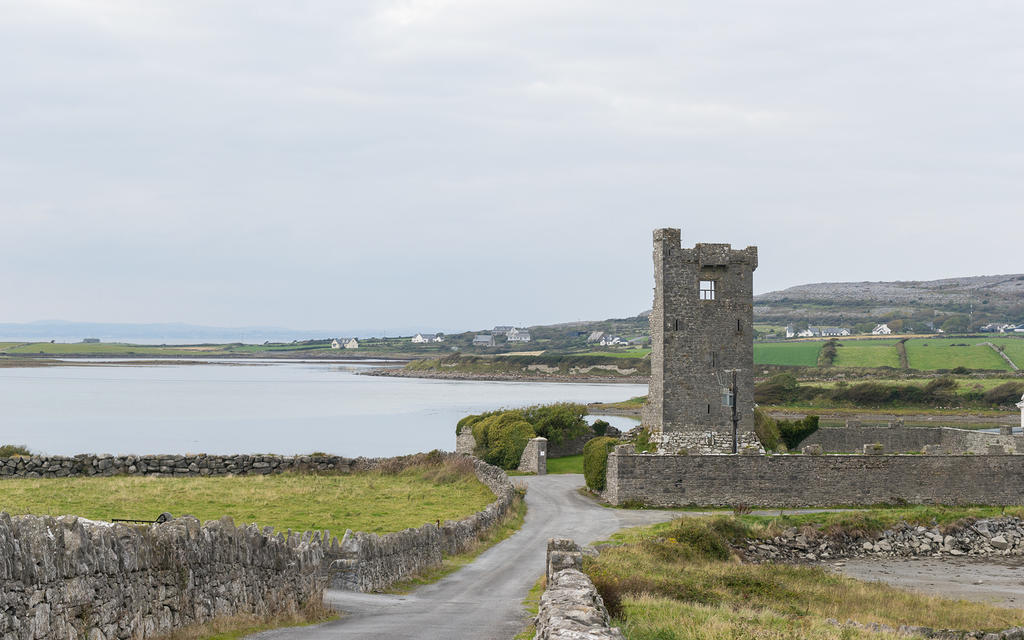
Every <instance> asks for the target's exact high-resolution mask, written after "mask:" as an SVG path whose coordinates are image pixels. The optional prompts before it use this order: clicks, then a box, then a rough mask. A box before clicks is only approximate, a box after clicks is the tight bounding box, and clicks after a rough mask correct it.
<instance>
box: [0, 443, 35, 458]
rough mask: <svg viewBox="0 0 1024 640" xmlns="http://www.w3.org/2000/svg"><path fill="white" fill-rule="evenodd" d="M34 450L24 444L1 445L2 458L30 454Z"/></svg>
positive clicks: (0, 455)
mask: <svg viewBox="0 0 1024 640" xmlns="http://www.w3.org/2000/svg"><path fill="white" fill-rule="evenodd" d="M30 455H32V452H31V451H29V450H28V447H26V446H25V445H23V444H5V445H0V458H13V457H14V456H30Z"/></svg>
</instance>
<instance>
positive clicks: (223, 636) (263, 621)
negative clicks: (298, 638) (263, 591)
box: [158, 602, 339, 640]
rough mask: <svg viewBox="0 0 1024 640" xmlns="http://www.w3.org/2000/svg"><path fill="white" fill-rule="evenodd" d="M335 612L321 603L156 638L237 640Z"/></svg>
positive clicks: (333, 616)
mask: <svg viewBox="0 0 1024 640" xmlns="http://www.w3.org/2000/svg"><path fill="white" fill-rule="evenodd" d="M338 617H339V616H338V612H337V611H334V610H333V609H331V608H330V607H327V606H325V605H324V604H323V603H322V602H321V603H315V604H314V603H311V604H309V605H307V606H306V607H305V608H304V609H303V610H301V611H299V612H298V613H293V614H280V615H275V616H253V615H237V616H227V617H223V618H216V619H214V620H211V621H210V622H206V623H203V624H195V625H189V626H187V627H182V628H181V629H175V630H174V631H172V632H170V633H168V634H166V635H162V636H158V640H237V639H238V638H243V637H245V636H248V635H252V634H254V633H259V632H261V631H270V630H271V629H281V628H283V627H306V626H309V625H314V624H321V623H324V622H329V621H331V620H336V619H337V618H338Z"/></svg>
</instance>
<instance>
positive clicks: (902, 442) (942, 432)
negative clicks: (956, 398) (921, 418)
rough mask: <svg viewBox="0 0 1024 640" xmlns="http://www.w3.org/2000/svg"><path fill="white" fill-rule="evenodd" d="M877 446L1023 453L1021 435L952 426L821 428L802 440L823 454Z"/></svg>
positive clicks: (898, 449) (896, 450)
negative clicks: (996, 449) (993, 448)
mask: <svg viewBox="0 0 1024 640" xmlns="http://www.w3.org/2000/svg"><path fill="white" fill-rule="evenodd" d="M876 442H877V443H880V444H881V445H882V446H883V447H884V449H885V450H886V451H890V452H894V453H907V452H921V451H925V447H929V446H931V447H939V449H937V451H942V452H943V453H947V454H960V453H975V454H984V453H988V447H989V446H990V445H997V446H1001V447H1005V448H1006V450H1007V451H1008V452H1010V453H1014V452H1018V453H1024V436H1022V435H1004V434H997V433H986V432H981V431H972V430H969V429H954V428H951V427H904V426H901V425H888V426H868V425H854V424H848V425H847V426H845V427H822V428H820V429H818V430H817V431H815V432H814V433H812V434H811V435H810V436H808V437H807V439H805V440H804V441H803V442H802V444H803V445H814V444H817V445H821V448H822V450H823V451H825V452H826V453H858V452H860V451H861V450H862V447H863V446H864V445H865V444H871V443H876Z"/></svg>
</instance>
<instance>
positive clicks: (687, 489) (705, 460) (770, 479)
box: [605, 445, 1024, 507]
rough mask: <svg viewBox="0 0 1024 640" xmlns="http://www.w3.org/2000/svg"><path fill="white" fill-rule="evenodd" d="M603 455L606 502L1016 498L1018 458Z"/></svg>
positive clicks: (790, 503)
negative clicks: (606, 467)
mask: <svg viewBox="0 0 1024 640" xmlns="http://www.w3.org/2000/svg"><path fill="white" fill-rule="evenodd" d="M632 451H633V448H632V447H631V446H629V445H619V446H618V447H616V448H615V450H614V451H612V453H611V455H609V456H608V469H607V484H606V489H605V497H606V499H607V500H608V501H609V502H611V503H612V504H622V503H623V502H626V501H633V500H636V501H641V502H644V503H647V504H650V505H656V506H688V505H702V506H704V505H707V506H711V505H715V506H729V505H737V504H746V505H757V506H765V507H829V506H836V505H870V504H881V503H897V502H909V503H913V504H996V505H1013V504H1020V502H1021V496H1022V495H1024V456H1017V455H948V456H946V455H944V456H919V455H877V456H863V455H822V456H809V455H779V456H732V455H710V456H676V455H650V454H636V453H633V452H632Z"/></svg>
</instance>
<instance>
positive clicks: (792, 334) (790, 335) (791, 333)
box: [786, 325, 796, 338]
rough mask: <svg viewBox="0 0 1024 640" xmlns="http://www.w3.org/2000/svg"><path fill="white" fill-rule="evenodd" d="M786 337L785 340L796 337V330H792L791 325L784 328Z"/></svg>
mask: <svg viewBox="0 0 1024 640" xmlns="http://www.w3.org/2000/svg"><path fill="white" fill-rule="evenodd" d="M786 337H787V338H795V337H796V329H794V328H793V325H787V326H786Z"/></svg>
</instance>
